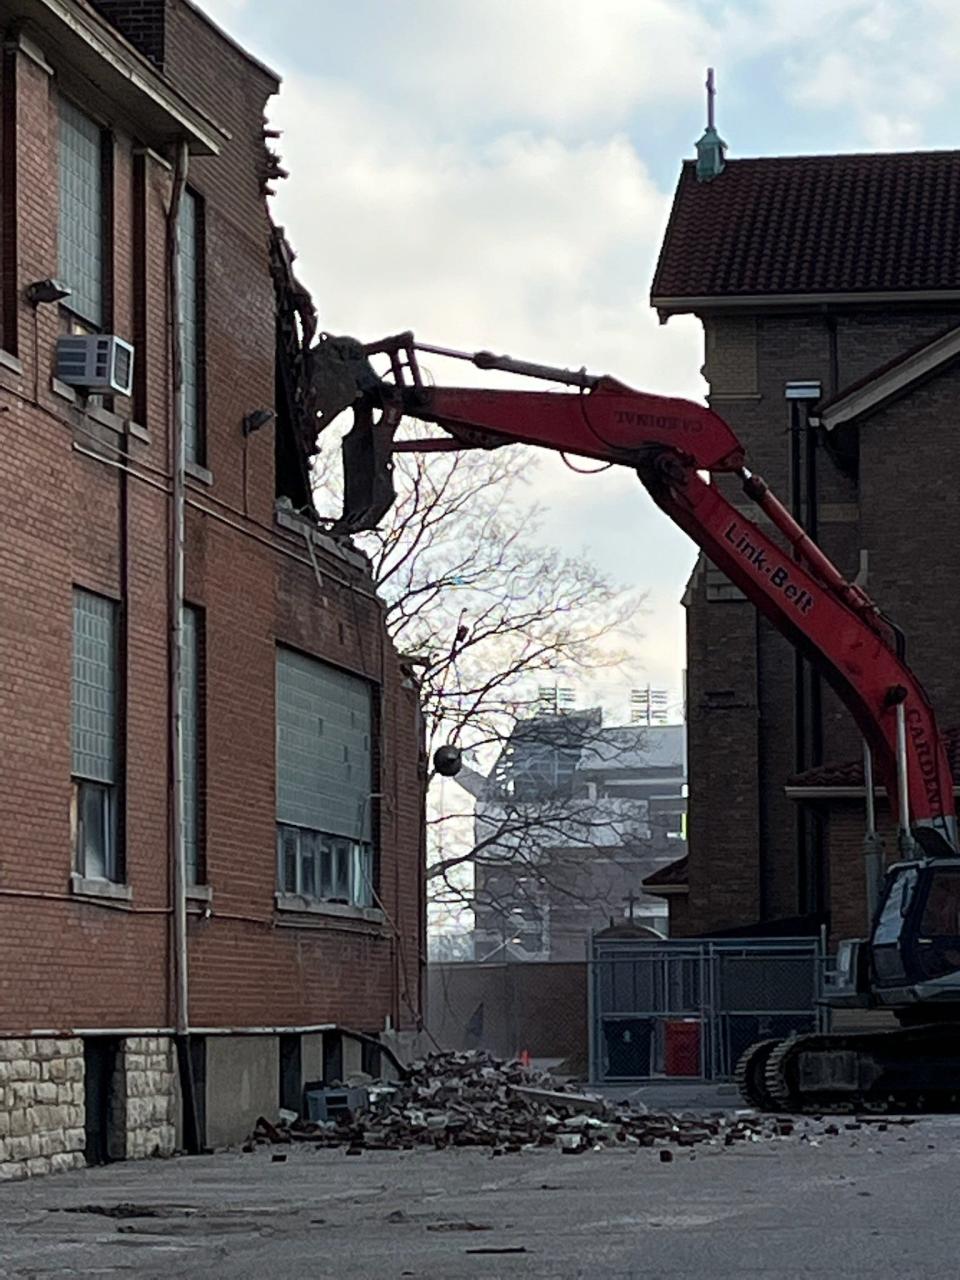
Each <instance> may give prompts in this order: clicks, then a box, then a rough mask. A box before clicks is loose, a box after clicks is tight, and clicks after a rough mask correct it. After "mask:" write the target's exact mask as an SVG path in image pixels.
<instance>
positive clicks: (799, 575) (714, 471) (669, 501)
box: [330, 334, 957, 856]
mask: <svg viewBox="0 0 960 1280" xmlns="http://www.w3.org/2000/svg"><path fill="white" fill-rule="evenodd" d="M330 342H331V345H330V352H331V353H336V355H335V358H336V359H339V360H342V361H345V362H346V363H347V364H348V365H350V364H351V362H352V376H353V378H354V384H355V386H356V389H357V390H356V397H355V400H354V409H355V426H354V429H353V431H352V432H351V433H350V435H348V436H347V438H346V440H345V444H344V460H345V472H346V477H345V480H346V483H345V493H346V505H345V510H344V515H343V517H342V519H341V520H340V521H339V522H338V528H339V529H340V531H343V532H351V531H355V530H358V529H361V528H368V527H371V526H372V525H375V524H376V523H377V522H378V521H379V519H380V518H381V517H382V515H383V513H384V512H385V511H386V510H387V509H388V507H389V505H390V503H391V502H392V500H393V488H392V483H391V481H390V474H389V473H390V458H391V454H392V453H393V452H394V451H410V450H417V449H421V450H437V449H474V448H482V449H491V448H498V447H500V446H503V445H507V444H527V445H535V446H538V447H540V448H546V449H551V450H554V451H556V452H560V453H563V454H572V455H575V456H577V457H582V458H588V459H593V460H597V461H601V462H607V463H611V464H617V465H622V466H628V467H631V468H632V469H634V470H635V471H636V472H637V474H638V475H639V477H640V479H641V481H642V482H643V484H644V485H645V487H646V488H647V490H648V491H649V493H650V494H651V495H652V497H653V498H654V500H655V501H656V502H657V504H658V505H659V506H660V508H661V509H662V510H663V511H664V512H665V513H666V514H667V515H668V516H669V517H670V518H671V519H672V520H673V521H674V523H675V524H677V525H679V526H680V528H682V529H683V530H684V531H685V532H686V533H687V534H689V536H690V537H691V538H692V539H693V541H694V542H696V543H697V545H698V546H699V547H700V548H701V549H702V550H703V551H704V552H705V554H706V555H707V556H708V557H709V558H710V559H711V560H712V561H713V563H714V564H715V565H716V566H717V567H718V568H719V569H721V570H723V572H724V573H725V574H726V575H727V577H728V578H729V579H730V580H731V581H732V582H733V583H734V584H735V585H736V586H737V587H739V589H740V590H741V591H742V592H743V593H744V595H745V596H747V598H748V599H750V600H751V601H752V602H753V603H754V604H755V605H756V606H757V608H758V609H759V610H760V611H761V612H762V613H763V614H764V616H766V617H767V618H769V620H770V621H771V622H772V624H773V625H774V626H775V627H776V628H777V630H779V631H780V632H781V633H782V634H783V635H785V636H786V637H787V638H788V639H789V640H790V641H791V642H792V643H793V644H795V645H796V646H798V647H799V648H800V649H802V650H803V651H804V653H805V654H806V655H807V656H808V657H809V658H810V661H811V662H812V663H813V664H814V665H815V666H816V667H817V668H818V669H819V670H820V671H821V672H822V673H823V675H824V677H825V678H826V679H827V680H828V681H829V683H830V684H831V685H832V686H833V688H834V689H835V690H836V692H837V693H838V695H839V697H840V698H841V699H842V701H843V702H844V703H845V704H846V706H847V707H848V708H849V710H850V711H851V713H852V715H853V716H854V718H855V720H856V722H857V724H858V725H859V727H860V730H861V732H862V734H863V736H864V738H865V740H866V742H867V743H868V745H869V747H870V749H871V751H872V752H873V753H874V757H875V761H876V767H877V772H878V774H879V776H880V781H881V782H882V783H883V784H884V785H885V786H886V789H887V794H888V796H890V797H891V801H892V802H893V803H894V805H895V807H898V808H899V810H900V817H901V825H902V826H903V827H904V828H905V829H906V828H907V826H908V824H907V821H906V819H907V813H906V812H905V811H906V810H907V809H909V817H910V820H911V822H912V829H913V834H914V836H915V838H916V840H917V841H918V843H919V844H920V845H921V847H922V848H923V850H924V851H925V852H926V853H928V854H930V855H933V856H949V855H951V854H956V853H957V823H956V814H955V808H954V799H953V782H952V778H951V773H950V767H949V763H948V760H947V755H946V751H945V748H944V745H943V741H942V739H941V736H940V734H939V731H938V729H937V724H936V718H935V716H934V712H933V709H932V707H931V705H930V702H929V700H928V698H927V696H926V694H925V692H924V690H923V688H922V686H921V685H920V683H919V681H918V680H917V678H916V676H914V674H913V672H912V671H911V670H910V668H909V667H908V666H907V665H906V662H905V661H904V658H903V653H902V644H901V643H900V637H899V633H898V632H897V631H896V629H895V628H893V627H892V626H891V624H889V623H888V622H887V621H886V620H885V619H884V618H883V616H882V614H881V613H880V610H879V609H878V608H877V606H876V605H875V604H874V603H873V601H872V600H870V598H869V597H868V596H867V595H866V594H865V593H864V592H863V591H862V590H861V589H860V588H859V587H857V586H855V585H854V584H852V583H850V582H848V581H847V580H846V579H845V578H844V577H843V575H842V574H841V573H840V571H839V570H838V569H837V567H836V566H835V565H833V564H832V563H831V561H830V560H829V559H828V558H827V556H826V555H825V554H824V553H823V552H822V551H821V550H820V548H819V547H817V546H816V545H815V544H814V543H813V542H812V541H811V540H810V539H809V538H808V537H807V535H806V533H805V532H804V530H803V529H802V528H801V526H800V525H798V524H797V523H796V521H795V520H794V519H793V518H792V516H791V515H790V514H789V512H787V511H786V509H785V508H784V507H783V505H782V504H781V503H780V502H778V501H777V499H776V498H775V497H774V496H773V495H772V494H771V492H770V491H769V489H768V488H767V486H766V485H765V484H764V482H763V481H762V480H761V479H760V478H759V477H757V476H753V475H751V474H750V473H749V472H748V471H747V470H746V468H745V465H744V462H745V457H744V450H743V446H742V445H741V444H740V442H739V441H738V440H737V438H736V436H735V435H734V433H733V431H732V430H731V428H730V427H729V425H728V424H727V423H726V422H724V420H723V419H722V418H721V417H720V416H719V415H718V414H716V413H714V412H713V410H711V409H709V408H706V407H705V406H703V405H698V404H694V403H693V402H691V401H687V400H682V399H676V398H671V397H666V396H658V395H651V394H649V393H646V392H639V391H634V390H632V389H631V388H629V387H627V386H625V385H624V384H623V383H620V382H618V381H616V380H615V379H613V378H609V377H593V376H591V375H588V374H586V373H585V372H584V371H580V372H579V373H576V372H574V373H571V372H570V371H567V370H561V369H552V368H549V367H545V366H541V365H532V364H530V363H528V362H521V361H514V360H511V359H510V358H509V357H503V356H493V355H491V354H490V353H485V352H481V353H477V354H476V355H469V354H467V353H462V352H454V351H448V350H446V349H444V348H426V349H427V350H432V351H434V352H437V353H439V354H443V355H448V356H455V357H459V358H463V359H468V360H470V361H471V363H473V364H474V365H476V366H477V367H479V368H482V369H491V370H493V369H496V370H501V371H504V372H509V373H521V374H525V375H527V376H532V377H536V378H540V379H551V380H554V381H559V382H566V383H567V384H568V385H570V386H571V387H572V389H571V390H568V391H515V390H486V389H479V388H471V387H446V386H427V385H425V382H424V380H423V378H422V376H421V374H420V370H419V366H418V362H417V355H416V352H417V350H418V349H422V348H418V346H417V344H416V343H414V341H413V336H412V334H401V335H399V336H397V337H396V338H392V339H387V340H385V341H384V342H381V343H376V344H371V345H370V346H367V347H361V346H360V344H357V343H354V342H351V341H350V340H344V339H338V340H330ZM374 355H381V356H387V357H389V359H390V364H391V371H392V381H387V380H385V379H382V378H379V377H378V376H377V375H376V374H374V373H373V370H372V367H371V366H370V363H369V359H370V357H371V356H374ZM331 381H336V382H337V383H338V385H339V386H340V387H342V386H343V385H344V384H345V382H348V381H349V377H347V378H344V377H343V376H338V378H336V379H331ZM337 407H338V408H340V407H342V396H341V398H340V399H338V400H337ZM377 413H379V415H380V417H379V420H378V421H375V420H374V416H375V414H377ZM403 416H407V417H413V418H417V419H419V420H421V421H424V422H429V423H432V424H434V425H436V426H439V427H441V428H442V429H443V430H444V431H445V432H446V433H447V435H446V437H436V436H434V437H430V438H429V439H425V440H408V439H404V440H401V441H395V440H394V438H393V437H394V432H395V431H396V428H397V427H398V425H399V423H400V420H401V418H402V417H403ZM723 476H737V477H739V479H740V481H741V484H742V493H743V495H744V497H743V498H741V499H740V501H739V502H735V501H734V500H732V498H731V496H729V495H728V490H729V488H730V485H729V482H728V483H726V484H720V483H716V482H715V478H719V477H723ZM752 510H756V511H757V513H758V515H759V520H763V522H764V524H763V525H761V523H760V522H759V520H758V519H755V518H753V517H752V515H751V514H750V512H751V511H752ZM764 526H772V530H771V532H770V533H768V532H767V528H766V527H764ZM773 531H776V532H777V533H779V535H780V537H781V539H782V542H781V541H778V540H777V539H776V537H775V536H772V533H773ZM784 542H785V543H786V546H784V545H783V543H784Z"/></svg>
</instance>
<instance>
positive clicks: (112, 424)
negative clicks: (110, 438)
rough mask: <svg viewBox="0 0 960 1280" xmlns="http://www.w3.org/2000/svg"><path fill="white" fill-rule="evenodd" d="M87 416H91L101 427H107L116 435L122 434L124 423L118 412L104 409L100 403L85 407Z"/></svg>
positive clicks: (124, 427)
mask: <svg viewBox="0 0 960 1280" xmlns="http://www.w3.org/2000/svg"><path fill="white" fill-rule="evenodd" d="M86 412H87V417H88V418H92V419H93V421H94V422H99V423H100V425H101V427H107V428H108V429H109V430H110V431H115V432H116V433H117V435H118V436H122V435H123V433H124V431H125V429H126V423H125V422H124V420H123V418H121V417H120V415H119V414H118V413H112V412H111V411H110V410H109V409H104V408H103V407H102V406H101V405H98V404H95V405H92V406H91V407H90V408H89V409H87V411H86Z"/></svg>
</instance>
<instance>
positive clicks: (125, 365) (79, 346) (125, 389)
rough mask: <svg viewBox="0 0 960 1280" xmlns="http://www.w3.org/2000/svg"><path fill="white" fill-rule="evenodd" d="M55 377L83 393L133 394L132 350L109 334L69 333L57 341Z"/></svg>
mask: <svg viewBox="0 0 960 1280" xmlns="http://www.w3.org/2000/svg"><path fill="white" fill-rule="evenodd" d="M56 376H57V378H58V379H59V380H60V381H61V382H65V383H66V384H67V386H70V387H80V388H82V390H84V391H97V392H107V393H109V392H113V393H114V394H115V395H118V396H128V395H130V394H131V392H132V391H133V347H131V345H130V343H129V342H124V340H123V339H122V338H118V337H117V336H116V335H115V334H112V333H91V334H82V335H77V334H70V335H69V336H65V337H62V338H58V339H57V375H56Z"/></svg>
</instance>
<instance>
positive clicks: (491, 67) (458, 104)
mask: <svg viewBox="0 0 960 1280" xmlns="http://www.w3.org/2000/svg"><path fill="white" fill-rule="evenodd" d="M384 19H385V21H386V23H387V25H388V30H387V31H386V32H385V33H383V39H384V40H391V41H393V42H395V43H396V44H398V45H399V47H400V48H402V50H403V53H402V56H401V57H398V58H396V59H395V60H394V61H393V63H392V64H391V65H390V66H388V72H387V74H388V75H389V76H391V78H393V79H394V80H395V82H396V83H397V84H399V85H402V86H404V87H406V88H407V89H410V90H413V91H415V92H416V91H418V92H419V96H420V98H421V101H422V103H423V104H424V105H426V106H427V109H428V110H429V111H431V112H435V111H439V112H441V113H448V112H449V111H451V110H453V111H455V112H456V114H457V116H458V119H459V120H460V121H463V120H465V119H467V118H470V117H475V116H477V115H481V116H482V118H483V119H484V121H485V122H486V123H488V124H489V123H490V122H491V121H497V120H501V121H502V120H504V119H509V120H511V121H521V122H525V123H539V124H551V125H564V126H570V125H575V126H576V127H577V128H578V129H582V128H583V127H584V126H585V125H586V124H590V123H595V122H597V121H605V122H607V123H615V122H618V121H623V120H625V119H627V117H628V116H629V115H630V113H631V112H632V110H633V109H634V108H635V107H637V106H638V105H640V104H648V105H649V104H657V103H662V102H663V101H664V100H676V99H677V98H678V97H683V96H686V95H687V94H688V93H689V92H690V91H691V89H692V88H693V87H694V86H696V85H698V84H699V82H700V81H701V80H702V77H703V66H704V63H705V56H706V54H705V51H706V49H707V48H708V47H709V44H710V41H711V29H710V25H709V23H708V22H707V20H706V18H705V16H704V15H702V14H701V13H700V11H699V10H698V7H697V6H696V5H695V4H692V3H689V2H686V3H685V2H683V0H591V2H590V3H589V4H585V3H576V2H574V0H560V2H559V3H558V0H522V3H519V4H518V3H517V2H516V0H485V3H483V4H478V3H475V2H473V0H469V2H468V0H446V2H445V3H442V4H437V3H436V2H435V0H411V2H409V3H408V4H406V5H404V6H402V7H400V6H396V11H395V13H394V14H393V16H392V17H391V15H390V14H389V12H388V13H385V14H384ZM411 32H413V33H417V34H416V36H415V38H413V39H411V38H410V33H411ZM426 32H428V33H429V35H428V37H427V38H423V34H422V33H426Z"/></svg>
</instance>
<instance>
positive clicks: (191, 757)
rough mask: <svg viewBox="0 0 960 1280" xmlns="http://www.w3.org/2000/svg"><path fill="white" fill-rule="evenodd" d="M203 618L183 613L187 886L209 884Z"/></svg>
mask: <svg viewBox="0 0 960 1280" xmlns="http://www.w3.org/2000/svg"><path fill="white" fill-rule="evenodd" d="M202 664H203V615H202V614H201V612H200V610H199V609H194V608H192V607H191V606H190V605H186V606H185V607H184V610H183V659H182V665H181V668H180V680H181V686H180V689H181V692H180V733H181V740H182V743H183V842H184V846H185V850H186V861H187V884H203V883H204V880H205V874H204V865H203V849H202V821H201V818H202V811H201V795H202V787H201V782H200V771H201V763H202V758H203V752H202V746H203V708H202V705H201V688H202V684H201V674H202Z"/></svg>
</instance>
